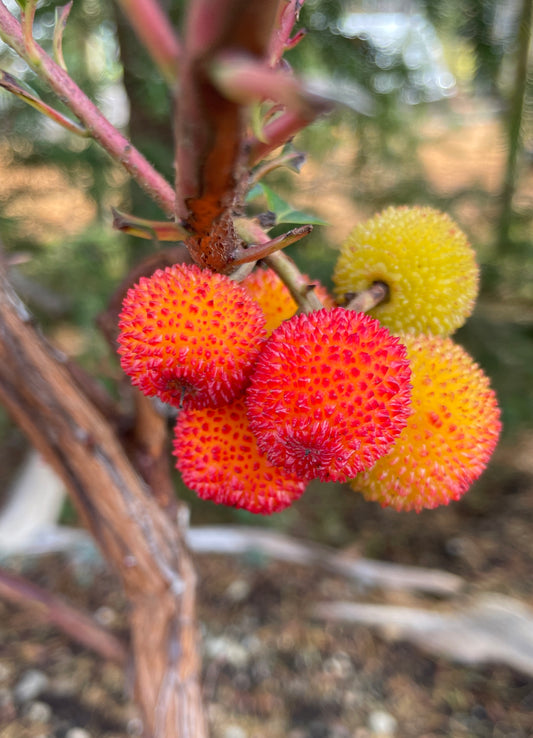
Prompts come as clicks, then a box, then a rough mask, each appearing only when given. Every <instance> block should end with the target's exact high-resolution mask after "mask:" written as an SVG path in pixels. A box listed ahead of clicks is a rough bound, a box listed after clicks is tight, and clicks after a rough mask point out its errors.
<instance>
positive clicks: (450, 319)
mask: <svg viewBox="0 0 533 738" xmlns="http://www.w3.org/2000/svg"><path fill="white" fill-rule="evenodd" d="M333 282H334V284H335V292H336V293H337V295H339V298H340V301H341V302H346V299H345V295H346V294H349V293H357V292H361V291H363V290H366V289H368V288H369V287H370V286H371V285H372V284H373V283H374V282H385V284H387V286H388V288H389V297H388V299H387V300H386V301H384V302H382V303H380V304H379V305H377V306H376V307H375V308H373V309H372V310H370V311H369V313H370V315H372V317H374V318H377V320H379V321H380V323H382V325H384V326H386V327H387V328H389V330H391V331H392V332H393V333H426V334H432V335H440V336H449V335H451V334H452V333H453V332H454V331H456V330H457V329H458V328H460V327H461V326H462V325H463V323H464V322H465V320H466V319H467V318H468V316H469V315H470V313H471V312H472V310H473V307H474V303H475V300H476V297H477V293H478V285H479V267H478V265H477V263H476V259H475V254H474V251H473V249H472V247H471V246H470V244H469V242H468V239H467V238H466V236H465V234H464V233H463V232H462V231H461V229H460V228H459V226H458V225H457V224H456V223H455V222H454V221H453V220H452V219H451V218H450V217H449V216H448V215H446V214H445V213H441V212H439V211H438V210H434V209H433V208H429V207H390V208H387V209H386V210H384V211H383V212H382V213H380V214H378V215H376V216H374V217H373V218H371V219H370V220H367V221H366V222H365V223H361V224H360V225H358V226H357V227H356V228H355V229H354V230H353V231H352V233H351V234H350V236H349V237H348V239H347V240H346V241H345V243H344V244H343V246H342V247H341V252H340V256H339V259H338V261H337V264H336V267H335V271H334V274H333Z"/></svg>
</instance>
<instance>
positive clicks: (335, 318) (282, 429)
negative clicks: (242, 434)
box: [246, 308, 411, 481]
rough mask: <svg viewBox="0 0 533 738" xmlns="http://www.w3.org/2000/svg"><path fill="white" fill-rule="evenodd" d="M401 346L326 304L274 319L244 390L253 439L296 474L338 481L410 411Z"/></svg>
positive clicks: (383, 444)
mask: <svg viewBox="0 0 533 738" xmlns="http://www.w3.org/2000/svg"><path fill="white" fill-rule="evenodd" d="M410 376H411V372H410V369H409V362H408V360H407V357H406V351H405V347H404V346H403V345H402V344H401V343H400V341H399V339H398V338H395V337H393V336H391V335H390V333H389V332H388V331H387V329H386V328H383V327H382V326H380V325H379V323H378V322H377V320H374V319H373V318H370V317H368V316H367V315H364V314H363V313H355V312H353V311H349V310H345V309H344V308H333V309H332V310H319V311H317V312H314V313H310V314H309V315H296V316H294V317H293V318H291V319H290V320H288V321H286V322H285V323H282V324H281V325H280V326H279V328H277V329H276V330H275V331H274V332H273V333H272V335H271V336H270V338H269V339H268V340H267V342H266V343H265V345H264V348H263V350H262V352H261V354H260V356H259V359H258V361H257V364H256V367H255V369H254V373H253V375H252V378H251V382H250V387H249V388H248V390H247V391H246V404H247V407H248V417H249V418H250V427H251V428H252V430H253V432H254V434H255V436H256V438H257V442H258V445H259V448H260V449H262V450H263V451H264V452H265V453H266V454H267V456H268V459H269V460H270V461H271V462H272V463H273V464H275V465H276V466H283V467H285V468H286V469H288V470H290V471H291V472H293V473H295V474H296V475H298V476H299V477H300V478H301V479H312V478H313V477H319V478H320V479H321V480H323V481H330V480H332V481H344V480H346V479H348V478H350V477H352V476H354V472H355V473H357V471H360V470H361V469H366V468H368V467H369V466H370V465H371V464H373V463H374V461H376V459H378V458H379V457H380V456H382V455H383V454H384V453H386V452H387V451H389V450H390V448H391V447H392V444H393V443H394V440H395V439H396V437H397V436H398V434H399V433H400V431H401V430H402V429H403V428H404V427H405V424H406V422H407V417H408V415H409V412H410V409H409V406H410V397H411V387H410V384H409V380H410Z"/></svg>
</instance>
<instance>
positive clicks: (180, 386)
mask: <svg viewBox="0 0 533 738" xmlns="http://www.w3.org/2000/svg"><path fill="white" fill-rule="evenodd" d="M119 329H120V332H119V338H118V342H119V354H120V362H121V365H122V368H123V370H124V371H125V372H126V374H127V375H128V376H129V377H130V378H131V380H132V383H133V384H134V385H136V386H137V387H139V388H140V389H141V391H142V392H144V394H146V395H148V396H149V397H151V396H157V397H159V398H160V399H161V400H162V401H163V402H167V403H170V404H171V405H175V406H176V407H206V406H217V405H223V404H226V403H228V402H231V401H232V400H233V399H234V398H235V397H237V396H238V395H239V394H240V393H241V392H242V391H243V389H244V387H245V384H246V382H247V380H248V376H249V374H250V372H251V370H252V368H253V365H254V363H255V360H256V359H257V356H258V354H259V351H260V350H261V347H262V345H263V342H264V340H265V337H266V331H265V317H264V315H263V312H262V310H261V308H260V307H259V305H258V304H257V303H256V302H255V300H253V298H252V297H251V296H250V295H249V293H248V292H247V291H246V290H245V289H244V288H243V287H240V286H239V285H237V284H235V282H232V281H231V280H230V279H229V278H228V277H225V276H224V275H221V274H217V273H215V272H211V271H209V270H207V269H205V270H202V269H199V268H198V267H196V266H189V265H184V264H176V265H174V266H172V267H167V268H166V269H165V270H158V271H156V272H155V273H154V274H153V275H152V276H151V277H149V278H146V277H143V278H141V279H140V281H139V283H138V284H137V285H135V287H133V288H131V289H130V290H128V293H127V295H126V297H125V299H124V302H123V305H122V312H121V313H120V316H119Z"/></svg>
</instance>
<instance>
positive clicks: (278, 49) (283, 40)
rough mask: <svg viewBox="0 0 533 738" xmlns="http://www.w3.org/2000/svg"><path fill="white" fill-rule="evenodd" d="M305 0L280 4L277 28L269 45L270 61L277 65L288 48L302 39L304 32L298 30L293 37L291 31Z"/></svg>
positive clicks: (287, 1) (293, 0)
mask: <svg viewBox="0 0 533 738" xmlns="http://www.w3.org/2000/svg"><path fill="white" fill-rule="evenodd" d="M303 4H304V0H286V2H282V3H280V4H279V8H278V18H277V21H276V29H275V31H274V33H273V34H272V38H271V40H270V46H269V54H268V57H269V62H270V64H271V66H273V67H274V66H276V65H277V64H279V62H280V61H281V57H282V56H283V54H284V53H285V51H286V49H292V48H293V47H294V46H295V45H296V44H297V43H298V41H300V40H301V38H302V37H303V35H304V33H303V32H302V31H300V32H298V33H297V34H296V35H295V36H294V37H293V38H292V39H291V33H292V29H293V28H294V24H295V23H296V21H297V20H298V16H299V15H300V10H301V9H302V5H303Z"/></svg>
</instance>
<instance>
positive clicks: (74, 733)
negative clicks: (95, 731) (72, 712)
mask: <svg viewBox="0 0 533 738" xmlns="http://www.w3.org/2000/svg"><path fill="white" fill-rule="evenodd" d="M65 738H92V736H91V734H90V733H89V731H88V730H85V728H70V729H69V730H67V732H66V733H65Z"/></svg>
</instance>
